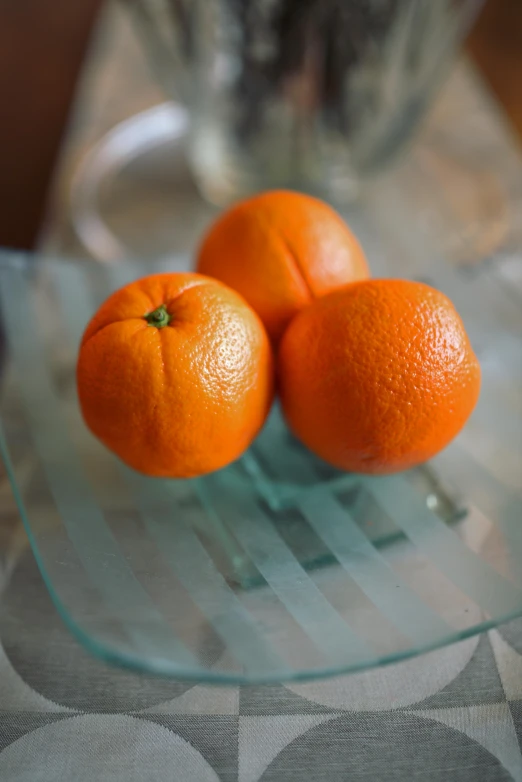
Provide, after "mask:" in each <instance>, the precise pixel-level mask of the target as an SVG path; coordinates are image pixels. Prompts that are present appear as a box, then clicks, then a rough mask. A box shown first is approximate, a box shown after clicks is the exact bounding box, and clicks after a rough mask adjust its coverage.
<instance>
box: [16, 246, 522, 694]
mask: <svg viewBox="0 0 522 782" xmlns="http://www.w3.org/2000/svg"><path fill="white" fill-rule="evenodd" d="M173 266H174V261H165V262H163V263H162V265H161V268H163V269H164V268H166V267H173ZM156 268H160V266H159V265H157V266H156ZM143 271H144V268H143V267H140V266H138V265H135V266H134V265H118V266H102V267H100V266H99V265H97V264H94V263H93V264H91V263H88V262H82V263H78V264H75V263H66V262H60V261H54V260H49V259H43V258H38V259H36V260H35V259H34V258H31V257H25V256H19V255H14V254H7V253H5V254H4V256H3V260H1V261H0V310H1V314H2V320H1V321H0V323H1V324H2V325H1V327H0V328H1V331H0V336H3V337H4V338H5V342H6V344H7V360H6V361H5V362H4V364H3V368H2V369H0V372H1V387H0V414H1V437H0V450H1V452H2V455H3V458H4V460H5V463H6V467H7V471H8V473H9V476H10V479H11V482H12V487H13V492H14V494H15V496H16V500H17V502H18V505H19V508H20V512H21V514H22V517H23V520H24V524H25V526H26V530H27V533H28V535H29V538H30V541H31V545H32V547H33V551H34V554H35V556H36V559H37V561H38V564H39V567H40V569H41V571H42V574H43V577H44V579H45V583H46V585H47V587H48V589H49V592H50V593H51V596H52V598H53V600H54V602H55V604H56V607H57V609H58V611H59V612H60V614H61V616H62V618H63V620H64V621H65V623H66V624H67V626H68V627H69V628H70V629H71V630H72V632H73V633H74V634H75V635H76V637H77V638H78V639H79V640H80V641H81V642H82V643H83V644H84V645H85V647H86V648H87V649H89V650H90V651H91V652H93V653H94V654H96V655H98V656H99V657H101V658H103V659H104V660H107V661H110V662H114V663H118V664H120V665H124V666H129V667H132V668H135V669H138V670H141V671H146V672H152V673H159V674H164V675H168V676H173V677H179V678H184V679H197V680H204V681H212V682H216V683H219V682H221V683H223V682H242V683H252V682H279V681H285V680H291V679H294V680H295V679H306V678H310V677H318V676H326V675H331V674H338V673H341V672H348V671H355V670H362V669H365V668H371V667H374V666H377V665H383V664H386V663H390V662H394V661H397V660H400V659H403V658H406V657H409V656H412V655H415V654H418V653H420V652H423V651H426V650H428V649H433V648H435V647H438V646H442V645H444V644H447V643H450V642H452V641H456V640H458V639H461V638H464V637H466V636H469V635H471V634H474V633H478V632H480V631H481V630H485V629H487V628H489V627H492V626H494V625H496V624H498V623H500V622H503V621H506V620H509V619H511V618H512V617H514V616H517V615H519V614H522V523H521V522H522V497H521V485H520V483H521V481H520V476H521V475H522V341H521V339H520V337H521V328H522V308H521V306H520V303H521V300H520V298H518V293H517V292H516V291H515V289H514V288H513V287H512V286H507V285H504V284H503V283H502V282H501V281H500V279H499V280H497V278H496V277H495V276H494V275H490V276H488V273H487V272H484V274H481V275H479V274H475V275H469V278H467V279H465V278H464V277H463V276H462V275H457V274H455V273H454V272H451V271H449V270H448V269H447V268H445V267H444V266H443V265H442V264H441V266H440V267H439V268H437V271H436V273H435V274H434V275H433V277H432V278H431V279H430V282H432V284H434V285H436V286H438V287H440V288H441V289H443V290H444V291H445V292H446V293H448V294H449V295H450V296H451V297H452V298H453V300H454V301H455V304H456V306H457V307H458V309H459V311H460V312H461V314H462V316H463V318H464V320H465V322H466V325H467V328H468V330H469V332H470V334H471V337H472V340H473V343H474V346H475V349H476V350H477V353H478V355H479V358H480V360H481V364H482V368H483V374H484V381H483V391H482V395H481V399H480V403H479V405H478V407H477V410H476V412H475V413H474V415H473V417H472V419H471V421H470V423H469V424H468V426H467V427H466V429H465V430H464V432H463V433H462V435H461V436H460V437H459V438H458V439H457V441H456V442H454V443H453V444H452V445H451V446H450V447H449V448H448V449H446V451H445V452H443V453H442V454H441V455H440V456H438V457H437V458H436V459H435V460H433V461H432V462H431V463H430V464H429V465H426V466H425V467H423V468H420V469H417V470H413V471H411V472H407V473H403V474H401V475H396V476H393V477H386V478H368V477H362V476H356V475H349V474H345V473H341V472H339V471H336V470H333V469H332V468H330V467H329V466H328V465H326V464H324V463H323V462H321V461H319V460H318V459H315V458H314V457H313V456H312V455H311V454H310V453H308V452H307V451H305V450H304V449H303V448H302V447H301V446H300V445H299V444H298V443H297V442H296V441H295V440H293V438H292V437H291V436H290V434H289V433H288V431H287V430H286V429H285V427H284V424H283V423H282V420H281V418H280V416H279V413H278V410H277V408H276V409H274V412H273V414H272V416H271V417H270V419H269V421H268V423H267V425H266V427H265V429H264V431H263V432H262V434H261V435H260V437H259V438H258V440H257V441H256V443H255V444H254V445H253V447H252V448H251V449H250V450H249V451H248V452H247V453H246V454H245V455H244V456H243V457H242V458H241V459H240V460H239V461H238V462H237V463H235V464H233V465H231V466H230V467H228V468H227V469H225V470H223V471H221V472H218V473H215V474H213V475H211V476H208V477H205V478H201V479H195V480H189V481H164V480H153V479H146V478H143V477H141V476H139V475H137V474H135V473H132V472H131V471H129V470H128V469H126V468H125V467H124V466H123V465H122V464H121V463H119V462H118V461H117V460H116V459H115V458H113V457H112V456H111V454H109V453H108V452H107V451H106V450H105V449H104V448H103V447H102V446H101V445H99V444H98V443H97V442H96V441H95V440H94V438H93V437H91V435H90V434H89V433H88V431H87V430H86V428H85V426H84V425H83V422H82V420H81V417H80V414H79V410H78V405H77V401H76V396H75V381H74V365H75V358H76V353H77V349H78V343H79V340H80V337H81V333H82V330H83V328H84V326H85V324H86V322H87V320H88V319H89V317H90V315H91V314H92V312H93V310H94V309H95V307H96V306H97V305H98V304H99V303H100V301H101V300H102V299H103V298H104V297H105V296H106V295H107V294H108V293H109V292H110V291H111V290H112V289H114V287H115V286H116V285H119V284H123V283H124V282H126V281H128V280H130V279H134V278H136V277H137V276H139V275H141V274H142V273H143ZM147 271H149V272H150V271H151V266H150V264H147Z"/></svg>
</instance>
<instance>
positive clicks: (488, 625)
mask: <svg viewBox="0 0 522 782" xmlns="http://www.w3.org/2000/svg"><path fill="white" fill-rule="evenodd" d="M0 453H1V455H2V458H3V461H4V465H5V468H6V472H7V475H8V478H9V481H10V484H11V489H12V492H13V496H14V499H15V501H16V504H17V507H18V510H19V512H20V516H21V518H22V523H23V525H24V529H25V532H26V534H27V537H28V539H29V543H30V545H31V550H32V552H33V554H34V557H35V560H36V564H37V565H38V569H39V570H40V573H41V575H42V578H43V581H44V583H45V586H46V588H47V590H48V592H49V595H50V597H51V600H52V602H53V605H54V606H55V608H56V610H57V612H58V614H59V616H60V618H61V619H62V621H63V622H64V624H65V625H66V627H67V628H68V629H69V631H70V632H71V633H72V635H73V636H74V638H76V640H77V641H78V642H79V643H80V644H81V645H82V646H83V647H84V648H85V649H86V650H87V651H88V652H90V653H91V654H93V655H94V656H95V657H97V658H98V659H100V660H102V661H103V662H106V663H109V664H111V665H117V666H120V667H123V668H126V669H128V670H132V671H135V672H136V673H145V674H151V675H155V676H161V677H166V678H175V679H179V680H182V681H194V682H200V683H203V684H213V685H252V684H284V683H287V682H307V681H313V680H318V679H326V678H332V677H336V676H342V675H345V674H350V673H361V672H363V671H365V670H373V669H374V668H380V667H384V666H387V665H392V664H394V663H398V662H402V661H403V660H408V659H411V658H413V657H416V656H418V655H419V654H425V653H427V652H431V651H435V650H436V649H441V648H443V647H445V646H448V645H450V644H452V643H457V642H458V641H463V640H465V639H467V638H471V637H473V636H475V635H478V634H480V633H483V632H485V631H487V630H492V629H493V628H495V627H498V626H499V625H501V624H505V623H506V622H510V621H512V620H513V619H516V618H517V617H519V616H520V615H521V614H522V608H521V610H520V611H512V612H508V613H506V614H505V615H502V616H500V617H497V618H495V619H487V620H483V621H482V622H479V623H478V624H476V625H473V626H472V627H468V628H466V629H465V630H462V631H455V632H454V633H451V634H450V635H448V636H445V637H442V638H440V639H439V640H437V641H435V642H433V643H427V644H423V645H421V646H416V647H410V648H408V649H406V650H404V651H400V652H396V653H393V654H388V655H383V656H381V657H377V658H373V662H368V663H365V662H361V663H355V664H350V665H338V666H330V667H327V668H317V669H314V670H302V671H288V672H287V673H285V672H282V673H281V674H279V675H276V676H272V675H270V674H268V675H250V674H249V675H242V674H240V673H227V672H221V671H212V670H211V669H206V668H184V667H182V666H179V665H176V664H175V663H172V662H170V661H168V660H148V661H147V662H146V663H145V662H144V660H143V659H141V658H139V657H137V656H135V655H132V654H128V653H125V652H121V651H119V650H116V649H114V648H112V647H111V646H110V645H108V644H104V643H102V642H100V641H98V640H97V639H96V638H94V637H92V636H90V635H88V633H86V632H85V631H84V630H83V629H82V627H81V626H80V625H79V624H77V622H76V621H75V620H74V619H73V617H72V616H71V614H70V613H69V612H68V611H67V609H66V608H65V606H64V604H63V602H62V601H61V599H60V597H59V595H58V593H57V592H56V590H55V588H54V586H53V583H52V581H51V579H50V577H49V575H48V573H47V571H46V568H45V565H44V563H43V560H42V557H41V556H40V552H39V550H38V544H37V541H36V539H35V537H34V535H33V532H32V529H31V523H30V521H29V518H28V516H27V514H26V511H25V506H24V503H23V500H22V498H21V495H20V492H19V490H18V486H17V483H16V479H15V476H14V469H13V465H12V462H11V458H10V456H9V452H8V449H7V444H6V441H5V436H4V433H3V429H2V426H1V424H0Z"/></svg>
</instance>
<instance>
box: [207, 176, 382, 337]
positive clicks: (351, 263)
mask: <svg viewBox="0 0 522 782" xmlns="http://www.w3.org/2000/svg"><path fill="white" fill-rule="evenodd" d="M197 268H198V271H199V272H201V273H202V274H208V275H209V276H210V277H215V278H216V279H218V280H221V281H222V282H224V283H226V284H227V285H230V287H231V288H234V289H235V290H237V291H239V293H241V294H242V295H243V296H244V297H245V299H246V300H247V301H248V303H249V304H250V305H251V306H252V307H253V308H254V309H255V311H256V312H257V313H258V315H259V317H260V318H261V320H262V321H263V323H264V324H265V326H266V329H267V331H268V333H269V335H270V337H271V338H272V339H273V340H274V341H277V340H278V339H279V338H280V337H281V335H282V333H283V331H284V329H285V328H286V326H287V325H288V323H289V322H290V320H291V318H292V317H293V316H294V315H295V314H296V313H297V312H299V310H301V309H302V308H303V307H305V306H307V305H308V304H310V302H311V301H313V300H314V299H316V298H317V297H319V296H323V295H324V294H325V293H329V292H330V291H332V290H335V289H336V288H338V287H340V286H341V285H345V284H346V283H349V282H353V281H355V280H360V279H365V278H366V277H368V266H367V263H366V259H365V256H364V253H363V251H362V249H361V247H360V245H359V243H358V241H357V239H356V238H355V236H354V235H353V233H352V232H351V231H350V229H349V228H348V226H347V225H346V223H344V221H343V220H342V219H341V217H339V215H338V214H337V213H336V212H334V210H333V209H332V208H331V207H330V206H328V205H327V204H325V203H324V202H323V201H319V200H318V199H316V198H312V197H311V196H307V195H303V194H301V193H293V192H291V191H286V190H275V191H271V192H267V193H262V194H261V195H257V196H254V197H253V198H250V199H247V200H245V201H241V202H240V203H238V204H237V205H236V206H234V207H232V208H231V209H230V210H228V211H227V212H225V213H224V214H223V215H222V216H221V217H220V218H219V219H218V220H217V221H216V222H215V223H214V225H213V226H211V228H210V230H209V232H208V233H207V235H206V236H205V237H204V239H203V243H202V245H201V248H200V250H199V255H198V265H197Z"/></svg>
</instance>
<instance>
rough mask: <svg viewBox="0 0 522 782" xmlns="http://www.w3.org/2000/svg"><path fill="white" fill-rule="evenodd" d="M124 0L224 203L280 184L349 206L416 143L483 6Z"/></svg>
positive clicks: (466, 1)
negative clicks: (187, 120)
mask: <svg viewBox="0 0 522 782" xmlns="http://www.w3.org/2000/svg"><path fill="white" fill-rule="evenodd" d="M125 4H126V5H127V7H128V8H129V10H130V11H131V12H132V15H133V18H134V19H135V21H136V28H137V30H138V32H139V33H140V35H141V37H142V39H143V40H144V42H145V44H146V48H147V51H148V54H149V59H150V62H151V65H152V66H153V70H154V71H155V73H156V74H157V77H158V79H159V80H160V81H161V83H162V84H163V86H164V88H165V90H166V91H167V94H168V95H170V96H171V97H173V98H175V99H177V100H180V101H181V102H182V103H183V104H184V105H185V106H186V107H187V109H188V111H189V115H190V120H191V132H190V134H189V137H188V148H189V158H190V162H191V165H192V168H193V171H194V173H195V176H196V178H197V181H198V183H199V185H200V187H201V189H202V191H203V193H204V194H205V195H206V196H207V197H208V198H209V199H210V200H211V201H213V202H215V203H217V204H220V205H224V204H227V203H229V202H230V201H232V200H234V199H236V198H238V197H240V196H244V195H246V194H248V193H251V192H255V191H258V190H262V189H267V188H272V187H278V186H285V187H293V188H296V189H303V190H306V191H310V192H313V193H315V194H317V195H319V196H323V197H325V198H327V199H330V200H335V201H338V202H339V201H341V202H343V201H347V200H350V199H352V198H353V197H354V196H355V195H356V194H357V192H358V189H359V185H360V183H361V181H364V180H365V179H366V178H368V177H369V176H371V175H372V174H373V173H375V172H376V171H380V170H381V169H382V168H383V167H384V166H385V165H387V164H388V163H389V162H390V161H391V160H393V158H394V157H395V156H396V155H397V154H398V152H399V151H400V150H401V149H402V147H403V146H404V144H405V142H406V141H407V140H408V139H409V138H410V137H411V135H412V132H413V130H414V129H415V128H416V126H417V123H418V121H419V119H420V117H421V116H422V114H423V112H424V110H425V108H426V107H427V106H428V105H429V103H430V101H431V98H432V95H433V92H434V90H435V88H436V86H437V85H438V83H439V82H440V80H441V78H442V77H443V76H444V74H445V72H446V70H447V68H448V66H449V65H450V63H451V62H452V59H453V54H454V52H455V50H456V49H457V47H458V44H459V42H460V40H461V38H462V36H463V35H464V34H465V32H466V31H467V29H468V26H469V24H470V21H471V20H472V19H473V18H474V15H475V13H476V11H477V10H478V8H479V7H480V5H481V0H436V2H433V0H336V1H335V2H331V1H330V0H328V1H327V0H306V2H304V0H125Z"/></svg>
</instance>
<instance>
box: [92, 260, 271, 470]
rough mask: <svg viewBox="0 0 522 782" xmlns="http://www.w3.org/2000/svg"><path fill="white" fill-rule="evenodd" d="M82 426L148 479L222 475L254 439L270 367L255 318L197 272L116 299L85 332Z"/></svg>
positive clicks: (160, 278) (164, 277)
mask: <svg viewBox="0 0 522 782" xmlns="http://www.w3.org/2000/svg"><path fill="white" fill-rule="evenodd" d="M77 385H78V394H79V399H80V405H81V409H82V413H83V416H84V419H85V422H86V423H87V425H88V426H89V428H90V429H91V430H92V432H93V433H94V434H95V435H96V436H97V437H98V438H99V439H100V440H101V441H102V442H103V443H104V444H105V445H106V446H107V447H108V448H109V449H110V450H112V451H113V452H114V453H116V454H117V455H118V456H119V457H120V458H121V459H122V460H123V461H124V462H126V463H127V464H128V465H130V466H131V467H133V468H134V469H136V470H138V471H140V472H142V473H145V474H147V475H154V476H164V477H176V478H181V477H183V478H187V477H192V476H196V475H201V474H203V473H208V472H211V471H213V470H217V469H219V468H221V467H224V466H225V465H226V464H228V463H229V462H231V461H233V460H234V459H236V458H237V457H238V456H239V455H240V454H241V453H242V452H243V451H244V450H245V448H247V446H248V445H249V444H250V442H251V440H252V439H253V438H254V437H255V435H256V434H257V433H258V431H259V430H260V428H261V427H262V425H263V422H264V420H265V418H266V416H267V414H268V411H269V408H270V405H271V402H272V395H273V361H272V354H271V348H270V344H269V340H268V337H267V335H266V332H265V330H264V328H263V325H262V324H261V322H260V320H259V318H258V317H257V315H256V314H255V313H254V312H253V311H252V310H251V309H250V307H249V306H248V305H247V304H246V303H245V301H244V300H243V299H242V298H241V296H239V295H238V294H237V293H236V292H234V291H232V290H230V289H229V288H227V287H226V286H225V285H222V284H221V283H219V282H217V281H215V280H211V279H208V278H206V277H203V276H202V275H198V274H161V275H154V276H151V277H146V278H144V279H141V280H138V281H137V282H134V283H131V284H130V285H127V286H126V287H124V288H122V289H121V290H119V291H117V292H116V293H114V294H113V295H112V296H110V297H109V298H108V299H107V301H106V302H105V303H104V304H103V305H102V306H101V307H100V309H99V310H98V312H97V313H96V314H95V316H94V317H93V319H92V320H91V322H90V323H89V325H88V326H87V329H86V331H85V334H84V337H83V340H82V343H81V348H80V354H79V359H78V367H77Z"/></svg>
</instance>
